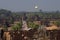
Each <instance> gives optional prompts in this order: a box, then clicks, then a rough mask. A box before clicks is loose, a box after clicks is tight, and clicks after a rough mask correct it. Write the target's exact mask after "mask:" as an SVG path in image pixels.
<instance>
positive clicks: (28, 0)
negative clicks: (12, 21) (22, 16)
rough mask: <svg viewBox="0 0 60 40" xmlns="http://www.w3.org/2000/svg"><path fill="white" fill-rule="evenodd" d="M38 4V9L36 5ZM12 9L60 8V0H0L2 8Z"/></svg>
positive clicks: (50, 9)
mask: <svg viewBox="0 0 60 40" xmlns="http://www.w3.org/2000/svg"><path fill="white" fill-rule="evenodd" d="M35 5H37V6H38V9H35V8H34V6H35ZM2 8H3V9H8V10H12V11H38V10H39V9H42V10H44V11H55V10H60V0H0V9H2Z"/></svg>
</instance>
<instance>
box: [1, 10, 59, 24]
mask: <svg viewBox="0 0 60 40" xmlns="http://www.w3.org/2000/svg"><path fill="white" fill-rule="evenodd" d="M22 17H24V18H25V19H27V20H28V21H33V20H45V19H49V20H59V19H60V12H59V11H56V12H43V11H42V12H41V11H40V12H12V11H10V10H6V9H0V23H1V24H3V23H4V22H5V21H9V22H10V23H13V22H14V21H20V20H22Z"/></svg>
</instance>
